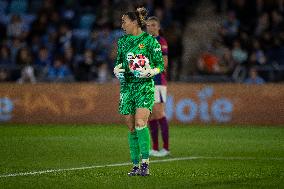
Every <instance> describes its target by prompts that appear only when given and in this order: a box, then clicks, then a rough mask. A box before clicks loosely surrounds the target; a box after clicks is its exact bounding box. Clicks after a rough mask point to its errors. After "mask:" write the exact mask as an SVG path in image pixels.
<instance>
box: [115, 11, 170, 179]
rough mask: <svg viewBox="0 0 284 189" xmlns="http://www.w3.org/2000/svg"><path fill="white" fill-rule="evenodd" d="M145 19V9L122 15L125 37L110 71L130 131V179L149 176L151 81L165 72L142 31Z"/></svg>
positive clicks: (154, 45)
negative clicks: (118, 87) (117, 83)
mask: <svg viewBox="0 0 284 189" xmlns="http://www.w3.org/2000/svg"><path fill="white" fill-rule="evenodd" d="M146 16H147V11H146V9H145V8H138V9H137V10H136V11H133V12H127V13H125V14H123V16H122V26H121V27H122V29H123V30H124V32H125V33H126V35H124V36H122V37H121V38H120V39H119V40H118V51H117V60H116V65H115V68H114V70H113V72H114V74H115V76H116V77H117V78H118V79H119V81H120V102H119V112H120V114H122V115H124V118H125V123H126V125H127V126H128V129H129V132H128V142H129V148H130V157H131V161H132V163H133V168H132V170H131V171H130V172H129V173H128V175H129V176H135V175H141V176H147V175H149V150H150V149H149V148H150V135H149V129H148V127H147V123H148V118H149V115H150V113H151V111H152V108H153V105H154V81H153V77H154V76H155V75H157V74H159V73H160V72H162V71H163V70H164V62H163V56H162V52H161V46H160V44H159V42H158V41H157V40H156V39H155V37H153V36H151V35H149V34H147V33H145V32H143V31H142V29H141V28H142V27H143V26H144V24H145V20H146ZM140 163H141V165H140Z"/></svg>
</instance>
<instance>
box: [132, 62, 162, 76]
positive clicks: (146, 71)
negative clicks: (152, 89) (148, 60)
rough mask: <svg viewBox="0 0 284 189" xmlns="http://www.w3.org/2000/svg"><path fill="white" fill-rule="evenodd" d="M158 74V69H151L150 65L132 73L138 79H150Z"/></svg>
mask: <svg viewBox="0 0 284 189" xmlns="http://www.w3.org/2000/svg"><path fill="white" fill-rule="evenodd" d="M159 73H160V69H159V68H153V69H152V68H151V67H150V65H148V66H145V67H144V68H137V69H136V70H135V71H134V76H135V77H138V78H150V77H154V76H155V75H157V74H159Z"/></svg>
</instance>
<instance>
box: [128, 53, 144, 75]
mask: <svg viewBox="0 0 284 189" xmlns="http://www.w3.org/2000/svg"><path fill="white" fill-rule="evenodd" d="M127 60H128V65H129V69H130V71H131V72H134V71H135V70H136V69H138V68H144V67H145V66H147V65H149V59H148V58H147V57H146V56H144V55H143V54H137V55H134V54H133V53H128V54H127Z"/></svg>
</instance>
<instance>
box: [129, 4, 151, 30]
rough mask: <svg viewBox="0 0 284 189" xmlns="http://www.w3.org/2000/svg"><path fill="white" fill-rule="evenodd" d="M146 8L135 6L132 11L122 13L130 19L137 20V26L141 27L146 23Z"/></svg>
mask: <svg viewBox="0 0 284 189" xmlns="http://www.w3.org/2000/svg"><path fill="white" fill-rule="evenodd" d="M147 14H148V12H147V10H146V9H145V8H144V7H140V8H137V10H136V11H134V12H127V13H125V14H124V15H127V16H128V17H129V19H130V20H132V21H134V20H137V23H138V26H139V27H141V28H142V27H143V26H145V24H146V17H147Z"/></svg>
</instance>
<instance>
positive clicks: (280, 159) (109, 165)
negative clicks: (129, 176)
mask: <svg viewBox="0 0 284 189" xmlns="http://www.w3.org/2000/svg"><path fill="white" fill-rule="evenodd" d="M195 159H215V160H276V161H283V160H284V158H273V157H272V158H257V157H202V156H200V157H179V158H169V159H161V160H151V163H161V162H171V161H184V160H195ZM131 164H132V163H115V164H106V165H93V166H87V167H73V168H65V169H49V170H42V171H31V172H20V173H10V174H4V175H0V178H7V177H17V176H27V175H40V174H46V173H54V172H63V171H75V170H86V169H95V168H103V167H121V166H126V165H131Z"/></svg>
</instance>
